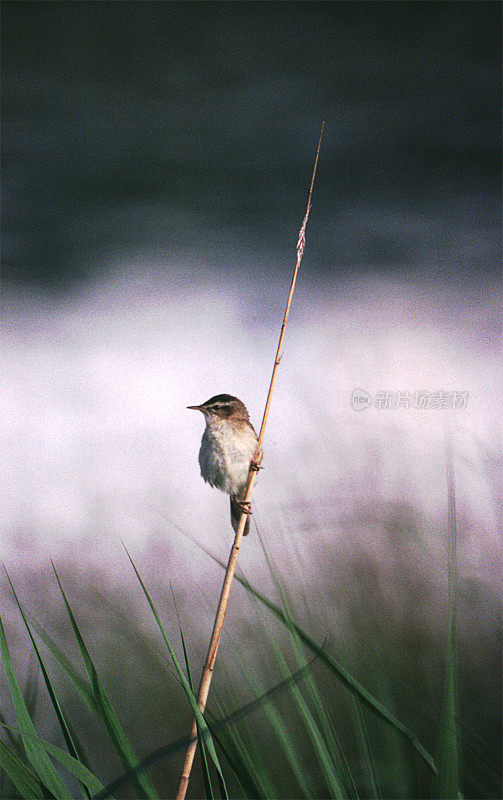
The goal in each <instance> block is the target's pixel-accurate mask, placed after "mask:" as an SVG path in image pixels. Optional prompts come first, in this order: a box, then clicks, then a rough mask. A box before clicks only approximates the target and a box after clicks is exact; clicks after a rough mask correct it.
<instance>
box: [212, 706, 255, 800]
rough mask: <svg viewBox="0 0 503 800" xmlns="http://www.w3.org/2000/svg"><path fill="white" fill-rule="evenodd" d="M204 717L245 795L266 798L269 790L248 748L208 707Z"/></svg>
mask: <svg viewBox="0 0 503 800" xmlns="http://www.w3.org/2000/svg"><path fill="white" fill-rule="evenodd" d="M204 717H205V719H206V721H207V723H208V727H209V729H210V731H211V735H212V736H213V738H214V740H215V741H216V742H217V744H218V745H219V747H220V749H221V751H222V753H223V754H224V756H225V758H226V759H227V763H228V764H229V766H230V767H231V769H232V771H233V772H234V774H235V776H236V778H237V780H238V782H239V784H240V786H241V788H242V790H243V793H244V795H245V797H247V798H250V800H251V799H252V798H253V800H266V798H267V797H268V794H267V792H266V791H265V790H264V788H263V787H262V786H261V780H260V776H259V775H257V771H256V769H255V765H254V764H253V761H252V760H251V759H250V758H249V757H248V755H247V752H246V748H245V747H244V746H240V744H241V743H240V741H239V740H236V739H235V737H234V736H233V735H231V734H230V733H229V732H228V730H227V729H226V728H225V727H224V726H223V725H222V724H221V720H219V719H218V717H216V716H215V714H213V713H212V712H211V711H210V710H209V709H208V708H207V709H206V711H205V712H204Z"/></svg>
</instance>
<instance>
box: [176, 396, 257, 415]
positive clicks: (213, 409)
mask: <svg viewBox="0 0 503 800" xmlns="http://www.w3.org/2000/svg"><path fill="white" fill-rule="evenodd" d="M187 408H191V409H193V410H194V411H201V412H202V413H203V414H204V416H205V419H206V421H207V422H212V421H217V420H221V419H229V418H230V417H232V419H244V420H246V421H249V419H250V417H249V415H248V411H247V410H246V406H245V404H244V403H242V402H241V400H238V398H237V397H233V396H232V395H230V394H216V395H215V397H210V399H209V400H206V402H205V403H201V405H200V406H187Z"/></svg>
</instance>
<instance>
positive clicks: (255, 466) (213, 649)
mask: <svg viewBox="0 0 503 800" xmlns="http://www.w3.org/2000/svg"><path fill="white" fill-rule="evenodd" d="M324 126H325V123H323V125H322V126H321V131H320V137H319V139H318V147H317V150H316V158H315V161H314V167H313V174H312V177H311V185H310V187H309V194H308V197H307V206H306V213H305V216H304V219H303V222H302V225H301V228H300V231H299V238H298V240H297V247H296V260H295V269H294V271H293V277H292V283H291V286H290V292H289V294H288V299H287V302H286V308H285V314H284V316H283V324H282V326H281V331H280V335H279V342H278V349H277V351H276V358H275V360H274V367H273V370H272V375H271V382H270V384H269V391H268V393H267V400H266V404H265V409H264V416H263V417H262V425H261V426H260V433H259V436H258V442H257V449H256V451H255V457H254V459H253V462H252V465H251V467H250V474H249V476H248V484H247V487H246V492H245V496H244V500H243V505H246V504H247V503H249V502H250V499H251V496H252V493H253V487H254V485H255V480H256V478H257V472H258V470H259V468H260V464H261V462H262V442H263V440H264V434H265V429H266V425H267V419H268V417H269V409H270V407H271V401H272V394H273V391H274V386H275V383H276V377H277V372H278V367H279V362H280V361H281V356H282V353H283V339H284V337H285V329H286V323H287V322H288V317H289V314H290V306H291V305H292V298H293V292H294V290H295V284H296V282H297V273H298V271H299V267H300V262H301V261H302V256H303V254H304V247H305V244H306V225H307V220H308V217H309V211H310V209H311V196H312V193H313V186H314V178H315V175H316V167H317V166H318V157H319V154H320V146H321V137H322V136H323V128H324ZM246 518H247V514H246V511H243V513H242V514H241V518H240V520H239V525H238V529H237V531H236V537H235V539H234V544H233V545H232V549H231V552H230V555H229V561H228V563H227V569H226V572H225V578H224V582H223V586H222V592H221V594H220V600H219V603H218V608H217V613H216V617H215V622H214V624H213V631H212V634H211V639H210V645H209V648H208V655H207V656H206V663H205V665H204V669H203V674H202V678H201V683H200V686H199V694H198V698H197V699H198V704H199V708H200V709H201V712H203V711H204V709H205V708H206V701H207V699H208V694H209V691H210V686H211V679H212V677H213V667H214V664H215V659H216V657H217V651H218V645H219V642H220V636H221V634H222V628H223V624H224V620H225V614H226V612H227V606H228V604H229V595H230V591H231V586H232V581H233V579H234V572H235V570H236V563H237V559H238V555H239V548H240V546H241V539H242V538H243V531H244V528H245V524H246ZM196 737H197V724H196V720H195V719H194V720H193V723H192V729H191V733H190V738H191V740H192V741H191V743H190V744H189V746H188V748H187V752H186V754H185V760H184V763H183V767H182V773H181V775H180V783H179V786H178V792H177V795H176V800H184V798H185V795H186V793H187V787H188V785H189V778H190V772H191V770H192V764H193V762H194V756H195V753H196V748H197V738H196Z"/></svg>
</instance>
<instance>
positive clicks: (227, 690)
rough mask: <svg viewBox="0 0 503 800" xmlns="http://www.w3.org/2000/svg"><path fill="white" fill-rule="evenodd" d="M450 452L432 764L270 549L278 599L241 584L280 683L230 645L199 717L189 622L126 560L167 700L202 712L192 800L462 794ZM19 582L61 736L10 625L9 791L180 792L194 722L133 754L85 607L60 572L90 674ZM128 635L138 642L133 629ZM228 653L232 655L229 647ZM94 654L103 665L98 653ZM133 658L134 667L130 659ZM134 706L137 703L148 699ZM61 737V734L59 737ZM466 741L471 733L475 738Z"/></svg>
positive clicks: (0, 758) (5, 753)
mask: <svg viewBox="0 0 503 800" xmlns="http://www.w3.org/2000/svg"><path fill="white" fill-rule="evenodd" d="M449 453H450V451H448V508H449V515H448V516H449V520H448V526H447V528H448V539H449V552H450V558H449V565H450V566H449V586H450V591H449V598H450V601H449V609H448V630H447V641H448V646H447V652H446V657H445V664H444V671H445V683H444V692H443V703H442V711H441V714H440V715H439V719H438V727H437V739H438V746H437V751H436V754H435V758H433V756H432V755H431V753H430V752H429V751H428V749H427V748H426V747H425V745H424V743H423V742H422V741H421V740H420V738H419V736H418V735H417V734H416V733H415V731H414V728H415V727H416V728H417V729H419V730H424V728H425V725H424V721H423V720H421V719H420V718H418V719H417V720H416V721H415V724H413V725H412V727H411V726H410V724H409V723H407V724H406V723H405V722H404V721H402V720H401V719H399V717H398V716H397V715H396V713H395V711H394V710H393V709H392V708H390V707H389V705H388V704H387V699H386V695H384V696H383V697H378V696H376V695H375V694H373V693H372V692H371V691H370V690H369V689H368V688H366V687H365V686H364V685H363V684H362V683H361V681H360V680H359V679H358V678H357V676H355V675H354V674H353V673H352V671H351V669H349V668H348V667H347V666H346V665H345V664H344V663H341V660H340V659H336V658H334V656H333V655H332V654H331V653H330V652H329V650H328V647H327V646H326V645H324V644H323V638H324V637H325V636H330V635H331V631H330V630H324V629H323V628H322V627H319V628H318V629H316V630H315V631H311V632H310V631H308V630H306V629H305V627H304V626H303V625H301V624H300V623H299V622H298V621H297V619H296V613H295V609H294V605H295V604H293V606H292V603H291V601H290V600H289V599H288V598H289V596H291V594H292V589H293V587H292V586H289V585H288V581H287V582H286V583H285V579H284V577H281V576H280V574H279V572H278V570H277V568H276V565H275V564H274V561H273V558H272V555H271V554H270V552H269V551H268V548H267V546H266V545H265V544H264V543H263V551H264V554H265V557H266V562H267V564H268V567H269V571H270V575H271V579H272V582H273V585H274V586H275V592H276V598H277V599H275V600H272V599H270V598H269V597H267V596H266V595H265V594H264V593H262V592H260V591H258V590H257V589H256V588H255V587H253V586H252V585H251V584H250V583H249V582H247V581H246V580H245V579H244V578H243V577H239V581H240V583H241V585H242V586H243V587H244V588H245V590H246V592H247V593H248V594H249V596H250V598H251V600H252V605H253V608H254V614H253V618H254V624H255V625H256V626H258V635H259V637H260V639H259V641H260V646H261V648H262V650H263V652H264V653H265V654H266V655H267V658H268V659H269V661H270V662H271V663H272V664H275V669H276V678H275V680H274V681H273V682H272V683H269V685H267V686H266V685H264V684H263V682H261V681H260V680H259V679H258V678H257V677H256V673H255V671H254V669H253V668H252V666H251V662H250V659H249V657H248V652H247V650H246V646H245V649H243V645H244V643H243V642H235V644H234V665H233V669H234V678H231V677H229V680H228V681H227V682H225V683H224V686H223V687H222V686H220V688H219V694H218V697H217V696H216V697H215V701H214V702H213V703H210V707H209V708H208V709H207V710H206V712H205V714H204V715H201V714H200V712H199V714H198V712H197V711H196V709H197V701H196V696H195V694H194V688H193V684H192V679H191V672H192V671H193V665H192V666H191V664H190V655H189V648H188V646H187V644H186V642H185V637H184V631H183V627H184V625H183V619H182V616H181V615H180V614H179V611H178V609H176V613H175V614H174V617H175V618H176V619H174V620H172V621H169V622H170V624H169V626H168V625H166V621H165V620H163V615H162V614H161V613H160V612H159V610H158V608H157V605H156V604H155V602H154V600H153V597H152V595H151V593H150V591H149V589H148V588H147V585H146V583H145V581H144V579H143V577H142V576H141V574H140V572H139V569H138V567H137V565H136V564H135V563H134V562H133V559H131V558H130V562H131V567H132V570H133V572H134V574H135V576H136V579H137V581H138V589H139V592H138V597H137V602H138V603H139V602H140V601H141V600H142V598H143V602H144V603H145V607H146V609H148V610H149V612H150V613H151V614H152V618H153V620H154V622H155V625H156V627H157V631H158V636H159V646H162V647H164V650H165V653H166V656H167V658H168V659H169V663H170V664H171V667H172V668H171V677H169V676H168V675H167V678H166V680H167V681H168V682H169V687H170V688H169V689H168V684H166V689H165V691H167V692H168V691H169V692H172V691H173V685H174V686H175V687H178V689H177V691H178V698H180V697H184V698H185V703H186V708H187V713H196V714H198V736H199V741H200V743H201V745H202V747H201V754H202V761H201V764H200V765H199V767H198V775H197V776H195V777H197V778H198V781H196V782H195V784H194V791H195V792H196V794H194V796H204V797H205V798H218V797H235V798H268V799H269V798H278V799H279V798H285V797H306V798H311V797H320V798H353V797H354V798H358V797H361V798H367V797H368V798H384V797H396V796H405V795H404V789H403V787H404V780H403V775H404V774H405V773H406V774H407V776H408V777H407V781H406V782H408V785H409V791H408V794H407V796H409V797H436V798H457V797H458V796H459V794H460V793H463V787H462V785H460V780H461V778H462V775H463V769H462V768H463V761H462V757H461V752H460V749H459V734H458V727H457V726H458V719H459V714H460V709H459V708H458V704H459V698H458V694H457V681H456V630H455V594H456V558H455V503H454V480H453V474H452V460H451V456H450V455H449ZM222 566H224V565H222ZM11 586H12V592H13V595H12V596H13V598H14V602H15V604H16V606H17V608H18V611H19V614H20V617H21V620H22V623H23V625H24V627H25V630H26V634H27V638H28V641H29V644H30V647H31V649H32V652H33V653H34V654H35V658H36V662H37V664H38V668H39V675H40V677H41V680H42V685H43V690H44V691H45V693H46V695H47V697H48V699H49V702H50V705H51V708H52V713H53V717H54V720H55V723H56V725H57V728H55V729H54V732H53V738H54V737H55V739H56V740H55V741H54V740H53V741H48V740H47V739H46V738H44V737H43V736H42V735H41V734H40V733H39V732H37V730H36V728H35V725H34V722H33V719H32V716H33V712H32V714H30V713H29V710H28V707H27V702H26V699H25V697H24V696H23V692H22V691H21V688H20V682H19V679H18V677H17V675H16V672H15V669H14V666H13V662H12V659H11V654H10V648H9V644H8V642H7V637H6V634H5V630H4V627H3V625H0V650H1V654H2V659H3V663H4V668H5V671H6V676H7V681H8V685H9V689H10V696H11V702H12V708H13V710H14V714H15V718H16V720H15V722H13V723H12V722H11V723H8V722H7V719H8V711H7V708H5V709H2V712H3V715H2V718H1V725H2V728H3V731H4V733H3V736H2V738H0V765H1V768H2V796H3V797H12V798H17V797H22V798H43V797H56V798H65V800H68V798H70V797H78V796H80V797H84V798H91V797H94V798H98V797H103V798H104V797H110V796H115V797H121V796H134V797H149V798H154V797H167V796H170V795H171V794H172V793H173V794H174V787H175V784H174V780H175V778H176V774H177V769H176V765H177V763H178V759H179V758H180V756H181V754H182V752H183V751H184V750H185V748H186V746H187V743H188V740H187V737H185V736H184V735H181V732H182V734H183V730H184V729H185V725H186V717H184V718H183V719H182V720H181V721H180V723H179V725H178V726H174V727H173V728H172V729H171V730H170V731H166V729H165V727H164V726H163V727H162V728H159V729H158V730H157V731H156V733H155V738H156V740H157V744H156V746H155V747H153V748H152V749H150V750H149V751H148V752H144V753H142V754H138V753H136V747H135V746H133V744H132V743H131V741H130V734H127V733H126V732H125V730H124V728H123V726H122V724H121V722H120V721H119V718H118V715H117V713H116V712H115V710H114V707H113V704H112V701H111V699H110V697H109V694H108V692H107V689H106V686H105V681H104V680H102V678H101V677H100V676H99V674H98V668H97V667H96V663H95V659H94V658H93V657H91V654H90V646H89V645H90V644H91V643H89V645H88V643H86V642H85V640H84V635H83V633H82V631H81V626H80V624H79V622H78V619H77V618H78V612H75V611H74V609H73V608H72V605H73V604H72V602H71V598H70V597H69V595H68V592H67V590H66V589H65V587H64V586H63V581H62V580H61V578H60V576H59V574H57V573H55V586H56V587H57V588H58V590H59V594H60V598H61V603H62V606H63V608H64V609H65V613H66V617H67V621H68V626H69V629H70V630H71V632H72V634H73V637H74V640H75V643H76V647H77V652H78V654H79V657H80V659H81V662H82V666H83V668H84V675H82V672H81V671H80V670H79V669H78V667H77V666H76V665H75V663H74V659H73V656H72V655H71V653H70V652H65V651H64V650H62V649H61V648H60V647H58V645H57V644H56V643H55V642H54V641H53V639H52V637H51V636H50V635H49V633H48V632H47V631H46V630H44V629H43V628H42V627H41V626H40V625H39V624H38V623H36V622H35V621H34V620H33V618H32V615H31V614H28V613H27V611H26V610H25V608H24V607H23V605H22V604H21V601H20V599H19V597H18V595H17V593H16V592H15V588H14V586H13V585H12V584H11ZM172 623H175V625H174V627H175V628H178V630H179V634H180V636H181V642H182V650H183V659H182V661H179V660H178V657H177V655H176V649H177V648H176V645H175V643H174V642H172V641H171V639H170V637H169V636H168V633H167V630H168V628H169V629H172V628H173V624H172ZM278 623H279V624H280V625H281V627H282V629H283V630H284V632H285V634H286V638H284V639H283V640H282V641H279V640H278V636H277V631H276V630H275V627H274V626H276V625H277V624H278ZM130 636H131V637H134V636H135V631H134V626H133V625H132V626H131V630H130ZM255 641H257V640H255ZM142 646H143V645H142ZM229 649H230V651H231V652H232V647H231V648H229ZM98 656H99V654H98ZM230 658H231V656H230V655H229V657H228V659H227V661H228V662H229V663H228V664H225V663H224V664H223V667H224V668H228V669H229V675H230V674H231V672H232V670H231V669H230V667H231V664H230ZM369 659H371V654H370V652H369ZM97 660H98V661H100V660H101V659H100V658H99V657H98V659H97ZM124 663H127V662H126V659H125V662H124ZM114 669H115V670H116V672H117V673H118V674H117V681H118V682H119V683H120V682H124V684H127V682H128V680H129V676H128V674H127V672H124V673H121V661H120V660H118V661H117V662H116V664H115V667H114ZM55 670H58V671H62V672H63V673H64V674H65V675H66V677H67V679H68V680H69V681H70V683H71V685H72V686H73V691H74V692H75V693H76V694H77V695H78V696H79V697H80V698H81V700H83V701H84V703H85V704H86V706H87V708H88V709H89V711H90V712H91V714H92V715H93V716H94V717H95V719H96V722H97V725H98V728H99V730H100V732H101V735H102V737H103V738H106V739H107V740H108V742H109V744H110V750H111V751H114V752H115V754H116V758H117V759H118V763H119V765H120V766H119V769H117V766H114V763H112V764H111V765H110V766H109V768H108V770H103V768H102V767H100V766H99V765H100V761H101V759H100V757H99V754H98V753H97V752H93V751H92V748H91V752H89V755H86V753H85V749H86V748H85V747H84V745H83V740H84V739H86V736H85V732H84V728H85V723H84V721H83V720H78V721H77V722H75V720H74V722H73V723H72V722H71V721H70V720H72V719H74V717H75V715H74V711H73V708H72V705H71V704H69V702H68V699H67V698H66V697H65V693H64V692H63V691H62V688H61V687H62V684H61V681H60V679H59V677H58V678H57V679H55V678H51V677H50V676H51V675H53V674H54V671H55ZM236 673H237V674H239V673H241V680H240V681H236V677H235V675H236ZM166 674H167V673H166ZM223 690H224V691H223ZM222 691H223V693H222ZM28 693H30V692H28ZM250 697H251V699H248V698H250ZM138 702H139V703H141V702H142V697H141V693H140V694H139V695H138ZM413 722H414V721H413ZM81 727H82V729H81ZM56 730H59V734H58V735H56ZM390 737H394V740H395V742H400V743H401V744H400V747H399V748H397V747H396V746H393V747H391V748H387V746H386V744H385V743H386V742H387V741H391V739H390ZM397 737H398V738H397ZM471 738H472V737H471V736H468V741H470V740H471ZM351 742H352V744H351ZM348 743H349V744H348ZM478 749H479V751H480V750H481V751H482V752H481V755H480V757H478V761H479V763H480V764H482V766H483V767H484V766H485V763H484V761H483V759H484V758H485V759H486V762H487V763H488V764H489V767H488V769H489V770H492V772H493V773H494V772H495V771H496V770H497V766H496V765H495V764H494V758H493V757H492V756H491V754H490V747H489V746H488V747H487V748H486V747H485V746H484V743H483V742H482V745H480V743H479V746H478ZM493 749H494V748H493ZM87 750H89V746H87ZM268 752H269V753H271V754H273V753H274V758H273V757H272V756H271V757H270V758H267V755H266V754H267V753H268ZM386 752H387V755H384V757H383V753H385V754H386ZM400 753H401V754H402V755H400ZM356 754H358V755H356ZM472 758H473V755H472ZM160 765H163V766H166V765H171V767H172V770H171V771H172V775H173V778H172V779H171V781H168V783H167V784H164V783H162V782H160V781H159V779H158V778H157V779H156V778H155V777H154V775H156V776H157V775H158V768H159V766H160ZM107 771H108V773H110V772H111V773H112V774H113V773H114V772H115V775H116V777H115V779H113V780H106V779H105V778H104V774H103V772H107ZM490 785H493V786H494V785H496V782H495V780H494V779H493V781H492V784H491V783H490V781H488V782H487V784H486V786H485V788H484V787H482V789H483V791H482V793H481V795H480V796H486V797H490V796H496V794H494V795H491V789H490V788H489V787H490ZM400 787H401V788H400ZM492 791H494V790H492ZM198 792H200V794H197V793H198Z"/></svg>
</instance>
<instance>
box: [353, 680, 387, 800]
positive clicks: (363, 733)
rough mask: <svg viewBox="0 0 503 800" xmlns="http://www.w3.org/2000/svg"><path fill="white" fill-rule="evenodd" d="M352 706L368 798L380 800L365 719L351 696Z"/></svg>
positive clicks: (358, 704)
mask: <svg viewBox="0 0 503 800" xmlns="http://www.w3.org/2000/svg"><path fill="white" fill-rule="evenodd" d="M353 706H354V710H355V716H356V721H357V724H358V730H359V732H360V737H361V740H362V744H363V751H364V754H365V763H366V765H367V770H368V774H369V783H370V789H371V793H370V796H371V798H372V800H381V795H380V792H379V786H378V783H377V773H376V768H375V762H374V757H373V755H372V748H371V746H370V739H369V734H368V730H367V725H366V724H365V717H364V716H363V709H362V707H361V704H360V701H359V699H358V698H357V697H356V696H355V695H353Z"/></svg>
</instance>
